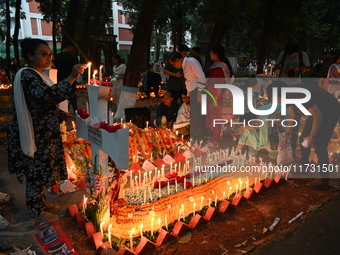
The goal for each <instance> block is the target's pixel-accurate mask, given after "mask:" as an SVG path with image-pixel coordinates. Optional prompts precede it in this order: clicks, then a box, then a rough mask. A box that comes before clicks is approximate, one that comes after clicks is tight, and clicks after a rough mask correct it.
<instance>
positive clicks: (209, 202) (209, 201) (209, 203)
mask: <svg viewBox="0 0 340 255" xmlns="http://www.w3.org/2000/svg"><path fill="white" fill-rule="evenodd" d="M210 205H211V198H210V197H209V199H208V206H210Z"/></svg>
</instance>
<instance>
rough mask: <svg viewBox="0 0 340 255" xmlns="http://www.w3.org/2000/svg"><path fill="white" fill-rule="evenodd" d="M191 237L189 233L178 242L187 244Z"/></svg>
mask: <svg viewBox="0 0 340 255" xmlns="http://www.w3.org/2000/svg"><path fill="white" fill-rule="evenodd" d="M191 236H192V234H191V232H187V233H185V234H184V235H183V236H182V237H181V238H180V239H179V240H178V242H179V243H187V242H189V241H190V240H191Z"/></svg>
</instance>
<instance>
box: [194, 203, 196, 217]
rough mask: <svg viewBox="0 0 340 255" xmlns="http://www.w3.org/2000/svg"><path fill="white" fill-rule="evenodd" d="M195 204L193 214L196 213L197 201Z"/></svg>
mask: <svg viewBox="0 0 340 255" xmlns="http://www.w3.org/2000/svg"><path fill="white" fill-rule="evenodd" d="M193 206H194V212H193V214H194V215H195V212H196V203H195V202H194V204H193Z"/></svg>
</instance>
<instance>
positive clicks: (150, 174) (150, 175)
mask: <svg viewBox="0 0 340 255" xmlns="http://www.w3.org/2000/svg"><path fill="white" fill-rule="evenodd" d="M151 178H152V170H151V171H150V172H149V180H150V181H151V180H152V179H151Z"/></svg>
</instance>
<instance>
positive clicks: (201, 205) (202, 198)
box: [200, 197, 204, 210]
mask: <svg viewBox="0 0 340 255" xmlns="http://www.w3.org/2000/svg"><path fill="white" fill-rule="evenodd" d="M203 200H204V197H201V204H200V210H202V208H203Z"/></svg>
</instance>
